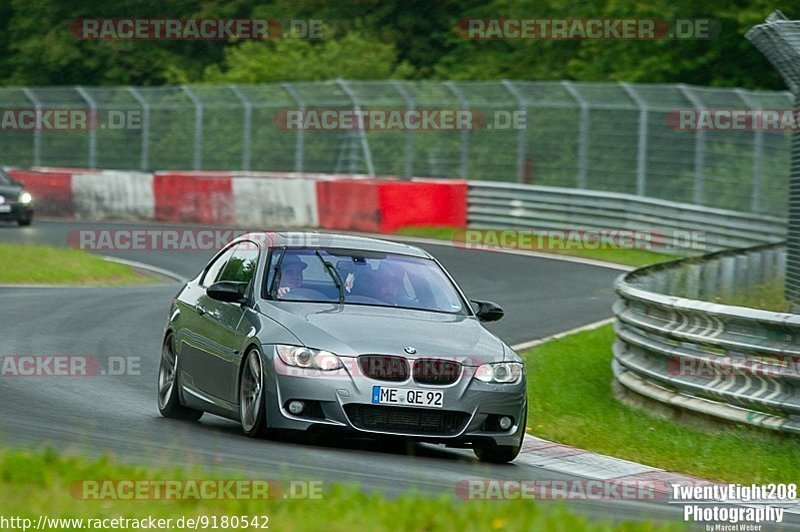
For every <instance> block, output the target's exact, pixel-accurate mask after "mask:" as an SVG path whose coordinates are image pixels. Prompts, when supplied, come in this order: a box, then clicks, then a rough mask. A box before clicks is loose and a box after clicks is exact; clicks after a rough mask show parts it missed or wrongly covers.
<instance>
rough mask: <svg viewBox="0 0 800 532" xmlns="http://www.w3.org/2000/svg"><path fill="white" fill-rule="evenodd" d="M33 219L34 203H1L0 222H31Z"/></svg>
mask: <svg viewBox="0 0 800 532" xmlns="http://www.w3.org/2000/svg"><path fill="white" fill-rule="evenodd" d="M31 218H33V204H32V203H18V202H9V203H0V220H30V219H31Z"/></svg>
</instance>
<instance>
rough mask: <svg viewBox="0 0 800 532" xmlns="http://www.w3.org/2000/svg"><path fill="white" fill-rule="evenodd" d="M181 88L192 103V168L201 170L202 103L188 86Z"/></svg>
mask: <svg viewBox="0 0 800 532" xmlns="http://www.w3.org/2000/svg"><path fill="white" fill-rule="evenodd" d="M181 89H182V90H183V92H185V93H186V95H187V96H188V97H189V99H190V100H192V103H193V104H194V162H193V165H194V169H195V170H201V169H202V166H203V104H202V103H201V102H200V99H199V98H198V97H197V95H196V94H195V93H193V92H192V91H191V90H190V89H189V87H188V86H186V85H181Z"/></svg>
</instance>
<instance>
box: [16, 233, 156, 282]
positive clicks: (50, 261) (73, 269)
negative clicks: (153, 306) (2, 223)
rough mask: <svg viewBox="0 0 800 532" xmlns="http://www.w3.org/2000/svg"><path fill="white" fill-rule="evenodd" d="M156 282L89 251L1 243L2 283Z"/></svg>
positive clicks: (149, 277) (128, 267)
mask: <svg viewBox="0 0 800 532" xmlns="http://www.w3.org/2000/svg"><path fill="white" fill-rule="evenodd" d="M155 280H156V279H155V278H154V277H152V276H149V275H143V274H141V273H139V272H137V271H136V270H134V269H133V268H131V267H130V266H126V265H123V264H117V263H113V262H108V261H106V260H103V259H102V258H100V257H98V256H96V255H92V254H91V253H88V252H86V251H81V250H77V249H69V248H57V247H51V246H32V245H27V244H5V243H0V283H6V284H77V285H119V284H132V283H147V282H154V281H155Z"/></svg>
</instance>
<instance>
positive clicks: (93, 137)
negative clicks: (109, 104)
mask: <svg viewBox="0 0 800 532" xmlns="http://www.w3.org/2000/svg"><path fill="white" fill-rule="evenodd" d="M75 90H76V91H77V93H78V94H80V95H81V98H83V99H84V100H85V101H86V104H87V105H88V106H89V111H91V113H92V120H93V121H95V122H93V123H92V124H87V126H88V127H89V155H88V159H89V160H88V166H89V168H91V169H94V168H96V167H97V128H98V127H100V117H99V116H97V103H96V102H95V101H94V98H92V97H91V95H90V94H89V92H88V91H87V90H86V89H84V88H83V87H81V86H76V87H75Z"/></svg>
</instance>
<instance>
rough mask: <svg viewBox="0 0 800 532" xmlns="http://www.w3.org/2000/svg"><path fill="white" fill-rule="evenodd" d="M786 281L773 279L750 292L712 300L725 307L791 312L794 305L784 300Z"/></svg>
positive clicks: (749, 290) (720, 296) (751, 289)
mask: <svg viewBox="0 0 800 532" xmlns="http://www.w3.org/2000/svg"><path fill="white" fill-rule="evenodd" d="M783 289H784V279H782V278H781V279H772V280H770V281H767V282H766V283H762V284H759V285H756V286H754V287H752V288H750V289H748V290H745V291H741V292H737V293H734V294H731V295H730V296H722V295H718V296H715V297H713V298H711V300H712V301H713V302H715V303H721V304H723V305H735V306H737V307H749V308H757V309H762V310H772V311H774V312H791V307H792V304H791V303H790V302H788V301H787V300H786V299H785V298H784V292H783Z"/></svg>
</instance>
